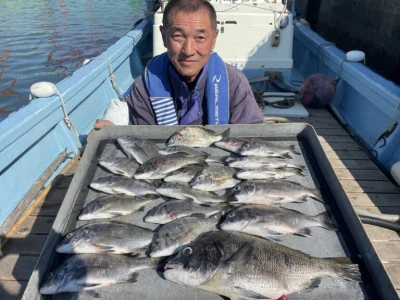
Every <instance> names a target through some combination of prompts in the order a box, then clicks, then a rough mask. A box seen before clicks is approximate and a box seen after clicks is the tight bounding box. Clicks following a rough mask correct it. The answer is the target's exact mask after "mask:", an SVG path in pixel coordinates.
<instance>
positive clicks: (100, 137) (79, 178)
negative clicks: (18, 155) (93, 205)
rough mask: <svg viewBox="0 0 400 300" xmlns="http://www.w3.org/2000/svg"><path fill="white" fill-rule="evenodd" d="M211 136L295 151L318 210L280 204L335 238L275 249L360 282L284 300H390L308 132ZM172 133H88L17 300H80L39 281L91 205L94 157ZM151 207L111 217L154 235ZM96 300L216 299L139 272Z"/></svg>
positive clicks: (235, 130)
mask: <svg viewBox="0 0 400 300" xmlns="http://www.w3.org/2000/svg"><path fill="white" fill-rule="evenodd" d="M206 127H207V128H210V129H212V130H214V131H216V132H217V133H221V132H223V131H224V130H226V129H227V128H228V127H230V128H231V133H230V136H234V137H262V138H264V139H266V140H269V141H272V142H274V143H276V144H278V145H285V146H287V145H295V146H296V147H297V149H300V150H301V153H302V155H301V156H299V157H297V158H295V159H296V160H298V161H296V162H297V163H302V164H305V165H306V166H307V169H308V171H307V172H306V176H305V177H300V176H294V177H292V178H293V179H292V178H291V180H292V181H297V182H299V183H301V184H303V185H305V186H309V187H316V188H319V189H320V191H321V193H322V196H323V198H324V201H325V204H322V203H320V202H317V201H314V200H309V201H308V202H306V203H293V204H286V205H284V206H285V207H288V208H294V209H296V210H299V211H301V212H303V213H305V214H308V215H316V214H318V213H320V212H323V211H326V210H328V211H329V215H330V216H331V221H332V223H333V224H335V225H337V226H338V231H337V232H334V231H328V230H325V229H323V228H312V237H311V238H304V237H299V236H289V237H285V238H283V240H282V242H280V243H281V244H283V245H286V246H288V247H291V248H294V249H297V250H301V251H302V252H305V253H307V254H309V255H311V256H315V257H343V256H348V257H351V258H352V260H353V262H354V263H358V264H359V265H360V270H361V273H362V279H363V282H362V283H361V284H359V283H355V282H350V281H345V280H341V279H334V278H324V279H322V281H321V284H320V285H319V287H317V288H315V289H310V290H307V291H303V292H301V293H296V294H293V295H290V296H289V297H288V298H289V299H377V298H381V299H395V298H396V297H397V293H396V292H395V289H394V287H393V285H392V283H391V281H390V279H389V278H388V276H387V274H386V272H385V271H384V268H383V265H382V263H381V262H380V260H379V259H378V257H377V255H376V253H375V251H374V249H373V247H372V245H371V243H370V242H369V240H368V237H367V235H366V233H365V231H364V229H363V227H362V225H361V223H360V221H359V219H358V217H357V215H356V214H355V212H354V210H353V208H352V206H351V204H350V202H349V200H348V198H347V196H346V194H345V193H344V191H343V189H342V188H341V185H340V183H339V181H338V179H337V177H336V176H335V174H334V172H333V170H332V167H331V166H330V163H329V161H328V160H327V158H326V156H325V153H324V151H323V149H322V147H321V145H320V143H319V141H318V137H317V135H316V133H315V131H314V129H313V127H312V126H310V125H309V124H305V123H289V124H274V125H219V126H206ZM180 128H181V127H180V126H169V127H161V126H157V127H155V126H113V127H106V128H103V129H102V130H100V131H98V132H95V134H93V136H92V137H91V140H90V142H89V143H88V145H87V148H86V150H85V153H84V155H83V158H82V160H81V164H80V166H79V168H78V170H77V171H76V173H75V176H74V178H73V180H72V183H71V185H70V187H69V190H68V192H67V195H66V196H65V199H64V202H63V204H62V206H61V208H60V211H59V213H58V215H57V218H56V220H55V222H54V225H53V227H52V231H51V233H50V235H49V237H48V239H47V242H46V245H45V247H44V249H43V251H42V253H41V256H40V258H39V261H38V264H37V266H36V268H35V271H34V273H33V274H32V276H31V278H30V280H29V283H28V286H27V288H26V290H25V293H24V297H23V298H24V299H42V298H44V299H46V298H52V297H54V298H56V299H88V298H90V296H89V295H88V294H85V293H64V294H58V295H54V296H43V295H41V294H40V293H39V287H40V284H41V283H42V281H43V280H45V278H46V277H47V273H48V271H50V270H52V269H54V268H55V267H56V266H57V265H58V264H59V263H60V262H61V261H62V260H63V259H65V256H64V255H60V254H57V253H55V251H54V249H55V246H56V244H57V243H58V241H59V240H60V239H61V238H62V236H63V235H64V234H66V233H68V232H69V231H72V230H73V229H75V228H77V227H79V226H81V225H83V224H85V223H87V222H83V221H78V220H77V216H78V214H79V213H80V210H81V209H82V207H83V206H84V205H86V204H87V203H89V202H90V201H92V200H93V199H95V198H96V197H98V196H99V195H100V193H98V192H95V191H93V190H91V189H90V188H89V187H88V185H89V184H90V182H92V181H93V180H95V179H97V178H99V177H103V176H107V175H109V174H108V173H107V172H106V171H104V170H103V169H102V168H100V167H99V166H98V165H97V162H98V159H99V158H100V157H101V156H102V155H114V156H123V155H124V154H123V152H122V150H121V149H119V147H118V145H117V143H116V139H117V138H118V137H123V136H136V137H140V138H145V139H150V140H153V141H155V142H156V143H158V144H159V145H160V148H161V147H163V146H164V145H165V141H166V139H167V138H168V137H169V136H171V135H172V134H173V133H174V132H175V131H177V130H178V129H180ZM207 151H208V152H209V153H211V154H216V155H223V154H227V152H225V151H223V150H221V149H217V148H214V147H209V148H208V149H207ZM158 203H159V202H156V203H154V204H152V205H149V206H147V207H146V208H145V211H144V212H136V213H134V214H132V215H129V216H125V217H119V218H116V219H117V220H121V221H125V222H131V223H134V224H136V225H139V226H143V227H148V228H151V229H154V228H156V226H155V225H154V224H149V223H144V222H143V221H142V218H143V215H144V214H145V213H146V212H147V211H148V209H150V208H151V207H152V206H154V205H156V204H158ZM97 292H98V293H99V294H100V297H101V298H102V299H111V298H113V299H115V297H118V299H152V300H153V299H154V300H155V299H174V300H178V299H199V300H200V299H221V297H220V296H218V295H215V294H212V293H208V292H206V291H203V290H200V289H197V288H190V287H186V286H182V285H178V284H175V283H172V282H169V281H166V280H164V279H162V278H161V277H160V276H159V275H158V274H157V273H156V272H155V271H154V270H143V271H140V275H139V278H138V282H137V283H136V284H129V283H126V284H116V285H114V286H112V287H109V288H102V289H98V290H97Z"/></svg>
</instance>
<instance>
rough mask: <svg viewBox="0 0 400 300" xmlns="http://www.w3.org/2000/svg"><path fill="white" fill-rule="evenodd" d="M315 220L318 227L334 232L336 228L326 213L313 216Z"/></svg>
mask: <svg viewBox="0 0 400 300" xmlns="http://www.w3.org/2000/svg"><path fill="white" fill-rule="evenodd" d="M315 219H316V220H317V222H318V223H319V226H320V227H322V228H325V229H328V230H332V231H336V230H337V228H336V227H335V226H334V225H333V224H332V223H331V220H330V218H329V216H328V214H327V213H325V212H322V213H320V214H319V215H316V216H315Z"/></svg>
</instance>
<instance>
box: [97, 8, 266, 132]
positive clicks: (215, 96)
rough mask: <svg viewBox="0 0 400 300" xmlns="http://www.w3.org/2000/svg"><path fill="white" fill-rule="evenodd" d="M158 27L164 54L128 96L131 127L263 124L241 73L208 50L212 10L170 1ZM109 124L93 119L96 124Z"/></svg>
mask: <svg viewBox="0 0 400 300" xmlns="http://www.w3.org/2000/svg"><path fill="white" fill-rule="evenodd" d="M160 31H161V35H162V39H163V43H164V46H165V47H166V48H167V52H166V53H163V54H161V55H158V56H156V57H154V58H153V59H152V60H150V62H149V63H148V65H147V66H146V70H145V72H144V74H143V75H141V76H139V77H138V78H137V79H136V80H135V82H134V84H133V86H132V89H131V93H130V95H129V97H128V106H129V113H130V116H129V117H130V123H131V124H134V125H177V124H180V125H189V124H190V125H192V124H193V125H195V124H196V125H201V124H203V125H204V124H228V123H232V124H235V123H236V124H254V123H263V122H264V118H263V115H262V113H261V111H260V109H259V107H258V105H257V103H256V100H255V99H254V96H253V93H252V90H251V87H250V85H249V83H248V80H247V79H246V77H245V76H244V75H243V74H242V73H241V72H240V71H239V70H237V69H236V68H235V67H233V66H231V65H228V64H225V63H223V61H222V59H221V58H220V57H219V56H218V55H217V54H216V53H213V52H212V50H213V49H214V47H215V43H216V40H217V36H218V29H217V20H216V12H215V10H214V7H213V6H212V5H211V4H210V3H209V2H208V1H204V0H171V1H169V2H168V4H167V6H166V7H165V11H164V15H163V25H162V26H160ZM105 125H112V123H111V122H109V121H106V120H99V121H97V123H96V125H95V128H96V129H98V128H101V127H103V126H105Z"/></svg>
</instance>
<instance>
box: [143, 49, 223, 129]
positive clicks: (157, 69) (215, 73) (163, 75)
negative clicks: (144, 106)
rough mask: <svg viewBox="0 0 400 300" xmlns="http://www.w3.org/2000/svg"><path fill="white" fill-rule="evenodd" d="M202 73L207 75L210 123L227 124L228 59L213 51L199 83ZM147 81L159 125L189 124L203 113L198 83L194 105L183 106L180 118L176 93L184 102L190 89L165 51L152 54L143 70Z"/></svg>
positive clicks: (206, 86) (193, 98)
mask: <svg viewBox="0 0 400 300" xmlns="http://www.w3.org/2000/svg"><path fill="white" fill-rule="evenodd" d="M203 76H207V78H206V84H205V91H204V96H205V101H206V107H207V121H208V124H228V123H229V80H228V74H227V70H226V66H225V63H224V62H223V60H222V59H221V58H220V57H219V56H218V55H217V54H216V53H215V52H213V53H211V55H210V58H209V60H208V62H207V64H206V65H205V66H204V68H203V71H202V74H201V75H200V78H199V79H198V81H197V84H198V83H199V82H200V81H201V79H202V77H203ZM144 82H145V84H146V88H147V92H148V94H149V100H150V103H151V105H152V107H153V110H154V113H155V116H156V121H157V124H158V125H178V124H180V125H187V124H190V123H192V122H194V121H195V120H197V119H198V118H200V117H202V116H203V110H202V105H201V101H200V99H199V98H200V97H199V89H198V87H197V85H196V87H195V89H194V90H193V94H192V105H191V106H190V107H184V109H183V110H182V116H181V119H180V121H179V122H178V118H177V114H176V110H175V105H174V97H175V99H180V100H181V101H182V102H185V101H186V102H187V99H188V98H189V95H188V89H187V87H186V85H185V83H184V82H183V81H182V79H181V78H180V77H179V75H178V74H177V73H176V71H175V70H174V69H173V68H172V66H171V65H170V63H169V59H168V54H167V53H166V52H165V53H163V54H160V55H157V56H155V57H153V58H152V59H151V60H150V61H149V63H148V64H147V66H146V69H145V72H144ZM171 83H172V84H171ZM174 92H175V93H174ZM185 99H186V100H185ZM183 105H187V103H183Z"/></svg>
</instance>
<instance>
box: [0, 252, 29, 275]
mask: <svg viewBox="0 0 400 300" xmlns="http://www.w3.org/2000/svg"><path fill="white" fill-rule="evenodd" d="M36 261H37V256H26V255H19V254H9V255H5V256H3V257H2V258H1V259H0V280H29V278H30V275H31V273H32V271H33V269H34V267H35V264H36Z"/></svg>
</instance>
